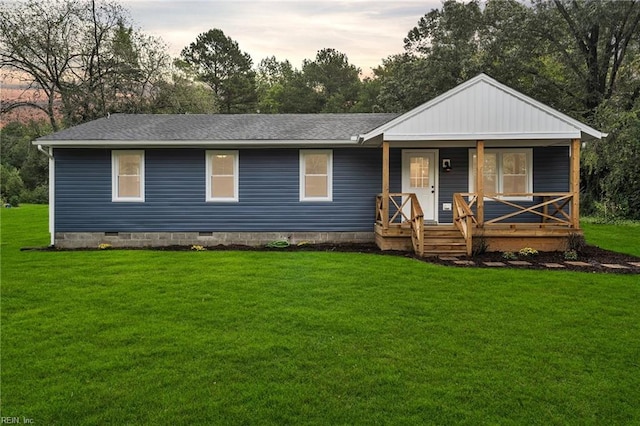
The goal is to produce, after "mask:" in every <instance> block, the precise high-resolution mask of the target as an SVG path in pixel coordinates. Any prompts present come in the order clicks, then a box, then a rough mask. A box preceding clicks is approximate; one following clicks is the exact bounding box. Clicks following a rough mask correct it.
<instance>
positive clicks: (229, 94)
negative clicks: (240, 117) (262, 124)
mask: <svg viewBox="0 0 640 426" xmlns="http://www.w3.org/2000/svg"><path fill="white" fill-rule="evenodd" d="M180 55H181V58H182V59H183V60H184V61H185V62H187V63H188V64H189V65H191V66H193V67H194V69H196V71H197V75H198V78H199V79H200V80H201V81H203V82H204V83H206V84H207V85H209V86H210V87H211V89H212V90H213V91H214V93H215V94H216V96H217V97H218V98H219V102H220V107H221V108H222V111H223V112H226V113H242V112H253V111H255V109H256V100H257V96H256V83H255V72H254V71H253V70H252V68H251V67H252V60H251V57H250V56H249V54H248V53H245V52H242V51H241V50H240V48H239V46H238V43H237V42H236V41H234V40H233V39H232V38H231V37H227V36H225V35H224V33H223V32H222V30H219V29H212V30H209V31H207V32H205V33H201V34H200V35H198V37H197V38H196V41H195V42H193V43H191V44H190V45H189V46H188V47H185V48H184V49H183V50H182V53H181V54H180Z"/></svg>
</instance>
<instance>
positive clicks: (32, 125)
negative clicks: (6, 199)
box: [0, 121, 51, 204]
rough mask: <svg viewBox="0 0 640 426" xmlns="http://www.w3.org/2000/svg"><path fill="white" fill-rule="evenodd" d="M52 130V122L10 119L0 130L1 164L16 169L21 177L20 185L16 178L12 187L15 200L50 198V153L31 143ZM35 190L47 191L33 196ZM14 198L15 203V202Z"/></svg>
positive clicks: (43, 200) (34, 200) (25, 200)
mask: <svg viewBox="0 0 640 426" xmlns="http://www.w3.org/2000/svg"><path fill="white" fill-rule="evenodd" d="M49 133H51V126H49V125H47V124H46V123H44V122H36V121H31V122H29V123H26V124H23V123H18V122H11V123H7V125H6V126H4V127H3V128H2V130H0V152H2V156H1V162H2V165H3V167H5V168H6V169H7V170H11V171H13V170H15V171H16V172H17V174H18V177H19V178H20V185H18V184H17V183H16V182H14V183H13V184H12V185H13V186H12V188H14V190H11V191H10V192H11V195H12V196H15V197H17V198H16V200H19V201H22V202H46V201H47V200H46V195H47V194H48V190H47V183H48V166H49V162H48V159H47V157H45V156H44V155H43V154H42V153H41V152H38V149H37V147H35V146H34V145H32V144H31V141H33V140H34V139H36V138H39V137H41V136H44V135H47V134H49ZM10 186H11V185H10ZM18 187H19V188H18ZM16 188H18V189H19V190H18V189H16ZM36 192H37V193H39V194H41V193H44V197H42V196H38V197H33V194H34V193H36ZM16 200H14V202H15V201H16ZM14 202H12V204H15V203H14Z"/></svg>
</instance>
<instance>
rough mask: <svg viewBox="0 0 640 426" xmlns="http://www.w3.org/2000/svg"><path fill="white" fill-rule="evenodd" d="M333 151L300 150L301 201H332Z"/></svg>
mask: <svg viewBox="0 0 640 426" xmlns="http://www.w3.org/2000/svg"><path fill="white" fill-rule="evenodd" d="M332 199H333V151H331V150H330V149H303V150H300V201H332Z"/></svg>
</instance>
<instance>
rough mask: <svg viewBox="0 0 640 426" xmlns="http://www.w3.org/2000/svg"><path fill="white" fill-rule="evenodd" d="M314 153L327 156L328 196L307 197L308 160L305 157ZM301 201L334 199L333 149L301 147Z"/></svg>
mask: <svg viewBox="0 0 640 426" xmlns="http://www.w3.org/2000/svg"><path fill="white" fill-rule="evenodd" d="M312 154H324V155H326V156H327V196H326V197H307V195H306V193H305V176H306V161H305V157H306V156H307V155H312ZM299 181H300V201H333V150H331V149H301V150H300V179H299Z"/></svg>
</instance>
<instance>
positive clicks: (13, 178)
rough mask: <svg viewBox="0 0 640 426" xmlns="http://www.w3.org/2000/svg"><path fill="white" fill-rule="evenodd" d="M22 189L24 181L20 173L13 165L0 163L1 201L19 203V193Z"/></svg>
mask: <svg viewBox="0 0 640 426" xmlns="http://www.w3.org/2000/svg"><path fill="white" fill-rule="evenodd" d="M22 191H24V183H23V182H22V178H21V177H20V173H19V172H18V170H17V169H16V168H14V167H10V166H4V165H1V164H0V198H1V199H2V201H3V203H5V202H8V203H9V204H11V205H13V206H18V205H20V194H21V193H22Z"/></svg>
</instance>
